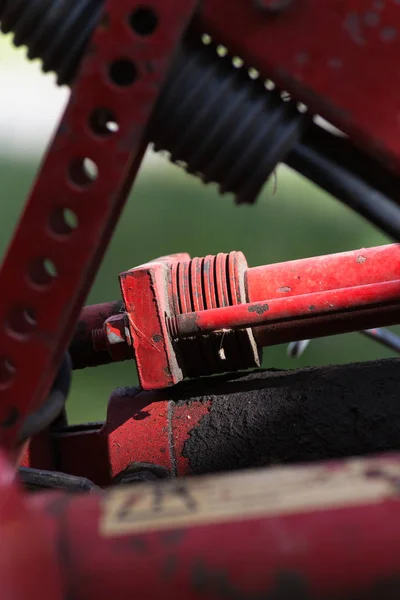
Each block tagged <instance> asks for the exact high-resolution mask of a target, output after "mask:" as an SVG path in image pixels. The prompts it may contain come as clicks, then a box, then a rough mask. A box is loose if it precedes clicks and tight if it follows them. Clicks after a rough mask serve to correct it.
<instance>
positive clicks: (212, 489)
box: [100, 458, 400, 536]
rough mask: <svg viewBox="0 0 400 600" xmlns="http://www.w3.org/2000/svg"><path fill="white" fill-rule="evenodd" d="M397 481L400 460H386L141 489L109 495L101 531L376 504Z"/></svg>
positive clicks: (207, 478)
mask: <svg viewBox="0 0 400 600" xmlns="http://www.w3.org/2000/svg"><path fill="white" fill-rule="evenodd" d="M399 477H400V461H397V460H396V459H395V458H393V459H388V458H386V459H381V460H380V459H371V460H368V461H365V460H357V459H355V460H349V461H347V462H345V463H342V464H341V465H338V466H335V465H331V466H319V465H317V466H306V467H284V468H276V467H274V468H269V469H260V470H253V471H247V472H245V473H236V474H227V475H212V476H202V477H192V478H186V479H176V480H173V481H160V482H155V483H152V484H139V485H136V486H132V487H129V488H128V487H127V488H118V489H115V490H112V491H110V492H109V493H108V494H107V496H106V498H105V500H104V505H103V514H102V519H101V523H100V529H101V534H102V535H104V536H116V535H127V534H130V533H139V532H143V531H154V530H161V529H175V528H180V527H187V526H195V525H206V524H209V523H215V522H224V521H225V522H226V521H233V520H236V521H239V520H243V519H250V518H257V517H272V516H274V515H278V514H279V515H285V514H290V513H298V512H308V511H315V510H324V509H329V508H340V507H346V506H351V505H356V504H371V503H378V502H381V501H382V500H384V499H385V498H388V497H389V496H393V495H397V494H398V485H397V482H398V481H399Z"/></svg>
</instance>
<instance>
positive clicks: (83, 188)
mask: <svg viewBox="0 0 400 600" xmlns="http://www.w3.org/2000/svg"><path fill="white" fill-rule="evenodd" d="M195 5H196V2H195V0H171V1H170V2H168V3H165V2H162V1H161V0H149V1H148V2H146V8H147V10H150V11H152V14H153V15H154V20H153V22H154V26H153V27H152V30H151V31H149V32H146V34H145V35H143V32H141V31H139V30H136V29H135V11H136V10H137V9H139V8H141V7H142V3H141V2H134V1H132V0H121V1H119V2H113V1H111V0H110V1H109V2H108V3H107V5H106V9H105V11H104V14H103V17H102V20H101V23H100V25H99V27H98V29H97V32H96V34H95V36H94V39H93V41H92V44H91V48H90V50H89V52H87V56H86V58H85V60H84V62H83V65H82V69H81V73H80V75H79V78H78V81H77V83H76V85H75V87H74V89H73V91H72V95H71V99H70V102H69V105H68V107H67V109H66V112H65V114H64V117H63V119H62V122H61V124H60V127H59V129H58V131H57V134H56V136H55V138H54V140H53V143H52V146H51V148H50V150H49V152H48V154H47V157H46V159H45V161H44V164H43V167H42V169H41V172H40V174H39V177H38V180H37V182H36V185H35V187H34V189H33V192H32V194H31V197H30V199H29V201H28V204H27V206H26V209H25V212H24V214H23V217H22V220H21V221H20V223H19V226H18V229H17V231H16V233H15V236H14V239H13V242H12V244H11V247H10V249H9V251H8V254H7V256H6V258H5V261H4V263H3V266H2V269H1V272H0V287H1V290H2V303H1V307H0V322H1V327H0V348H1V352H0V440H1V443H2V444H4V445H6V446H12V445H13V444H14V443H15V440H16V435H17V431H18V428H19V426H20V424H21V423H22V422H23V420H24V417H25V416H26V415H27V413H28V411H29V410H31V409H34V408H35V407H36V406H37V405H38V404H39V403H40V402H41V401H42V400H43V398H44V397H45V395H46V394H47V392H48V389H49V387H50V385H51V383H52V381H53V379H54V375H55V371H56V368H57V366H58V364H59V362H60V360H61V357H62V355H63V353H64V352H65V350H66V348H67V346H68V343H69V341H70V338H71V336H72V333H73V329H74V327H75V322H76V320H77V318H78V313H79V310H80V308H81V305H82V303H83V301H84V298H85V296H86V294H87V292H88V289H89V287H90V285H91V282H92V279H93V276H94V274H95V272H96V270H97V268H98V265H99V263H100V261H101V258H102V255H103V253H104V251H105V248H106V247H107V244H108V241H109V239H110V237H111V234H112V232H113V229H114V227H115V224H116V222H117V220H118V217H119V214H120V212H121V210H122V207H123V205H124V202H125V199H126V196H127V194H128V192H129V190H130V187H131V185H132V182H133V180H134V178H135V175H136V173H137V170H138V168H139V165H140V162H141V160H142V157H143V153H144V150H145V147H146V144H145V128H146V124H147V122H148V120H149V117H150V114H151V110H152V108H153V106H154V104H155V102H156V100H157V97H158V94H159V91H160V89H161V86H162V83H163V81H164V77H165V76H166V74H167V71H168V67H169V64H170V62H171V59H172V57H173V54H174V51H175V48H176V46H177V44H178V42H179V39H180V38H181V36H182V33H183V31H184V30H185V28H186V27H187V25H188V22H189V19H190V18H191V16H192V13H193V10H194V8H195ZM109 123H113V124H114V125H116V126H117V128H118V131H113V130H114V129H115V127H113V128H109V127H108V124H109ZM71 216H72V217H73V218H74V219H75V221H76V223H74V226H72V225H71V220H70V218H71ZM75 225H76V227H75Z"/></svg>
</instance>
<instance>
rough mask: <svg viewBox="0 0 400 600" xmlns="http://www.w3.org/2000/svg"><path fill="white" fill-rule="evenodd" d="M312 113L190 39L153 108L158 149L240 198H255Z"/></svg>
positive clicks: (152, 129) (239, 200)
mask: <svg viewBox="0 0 400 600" xmlns="http://www.w3.org/2000/svg"><path fill="white" fill-rule="evenodd" d="M307 122H308V117H307V116H306V115H305V114H304V113H300V112H299V111H298V108H297V104H296V103H294V102H292V101H290V100H288V101H284V100H283V99H282V96H281V93H280V91H279V90H277V89H273V90H267V89H266V87H265V85H264V81H262V80H261V79H260V78H258V79H255V80H253V79H252V78H251V77H250V76H249V73H248V71H247V69H246V68H244V67H242V68H236V67H235V66H234V64H233V62H232V57H231V56H229V54H227V55H226V56H225V57H223V58H221V57H219V56H218V55H217V47H216V45H214V44H210V45H207V46H204V45H203V44H199V43H198V42H196V41H192V40H186V41H185V43H184V47H183V51H182V52H181V53H180V54H179V55H178V57H177V59H176V60H175V63H174V65H173V68H172V71H171V73H170V76H169V78H168V81H167V83H166V84H165V86H164V88H163V91H162V94H161V96H160V98H159V101H158V103H157V106H156V109H155V111H154V113H153V118H152V120H151V122H150V125H149V129H148V134H149V139H150V140H151V141H152V142H154V148H155V150H156V151H167V152H168V153H169V155H170V160H171V161H172V162H173V163H176V164H178V165H180V166H182V167H183V168H184V169H185V170H186V171H187V172H188V173H191V174H193V175H196V176H198V177H199V178H200V179H201V180H202V181H203V182H204V183H206V184H208V183H217V184H218V185H219V191H220V193H221V194H225V193H232V194H234V195H235V197H236V202H237V203H238V204H244V203H247V204H248V203H254V202H255V201H256V199H257V196H258V194H259V192H260V191H261V189H262V187H263V185H264V183H265V182H266V180H267V179H268V177H269V176H270V175H271V173H272V172H273V171H274V169H275V167H276V165H277V163H279V162H281V161H283V160H285V159H286V158H287V157H288V155H289V154H290V153H291V151H292V150H293V148H294V147H295V146H296V145H297V143H298V141H299V140H300V138H301V136H302V133H303V130H304V127H305V124H306V123H307Z"/></svg>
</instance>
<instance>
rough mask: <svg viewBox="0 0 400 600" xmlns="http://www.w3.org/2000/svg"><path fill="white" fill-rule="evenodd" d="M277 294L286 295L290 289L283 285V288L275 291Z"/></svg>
mask: <svg viewBox="0 0 400 600" xmlns="http://www.w3.org/2000/svg"><path fill="white" fill-rule="evenodd" d="M276 291H277V292H278V293H279V294H288V293H289V292H291V291H292V288H291V287H289V286H288V285H285V286H284V287H280V288H278V289H277V290H276Z"/></svg>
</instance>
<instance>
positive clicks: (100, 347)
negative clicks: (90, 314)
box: [92, 329, 107, 352]
mask: <svg viewBox="0 0 400 600" xmlns="http://www.w3.org/2000/svg"><path fill="white" fill-rule="evenodd" d="M92 343H93V349H94V351H95V352H104V350H107V339H106V335H105V333H104V331H103V329H93V331H92Z"/></svg>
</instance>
